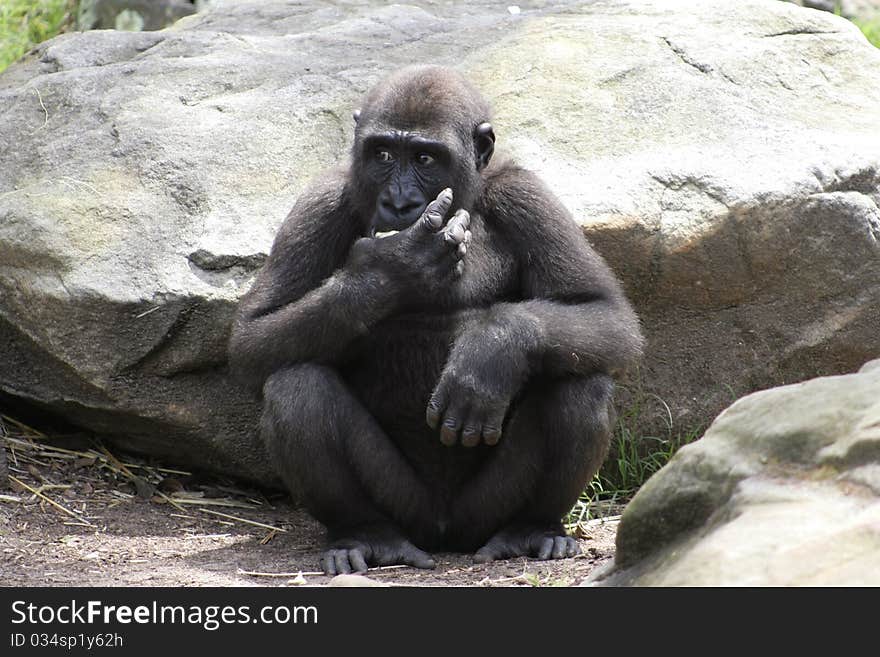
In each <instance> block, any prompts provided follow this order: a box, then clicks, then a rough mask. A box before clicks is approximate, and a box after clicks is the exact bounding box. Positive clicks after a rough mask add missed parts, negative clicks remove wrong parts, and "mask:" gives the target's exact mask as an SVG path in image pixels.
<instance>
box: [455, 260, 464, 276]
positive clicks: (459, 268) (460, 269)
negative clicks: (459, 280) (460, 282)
mask: <svg viewBox="0 0 880 657" xmlns="http://www.w3.org/2000/svg"><path fill="white" fill-rule="evenodd" d="M462 274H464V260H459V261H458V262H457V263H455V275H456V276H459V277H460V276H461V275H462Z"/></svg>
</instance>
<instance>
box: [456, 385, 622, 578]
mask: <svg viewBox="0 0 880 657" xmlns="http://www.w3.org/2000/svg"><path fill="white" fill-rule="evenodd" d="M613 387H614V386H613V382H612V380H611V378H610V377H607V376H603V375H596V376H591V377H589V378H568V379H563V380H555V381H543V380H536V381H534V382H533V383H532V384H531V385H530V386H529V387H528V389H527V390H526V394H525V395H524V397H523V398H522V399H521V400H520V401H519V403H518V404H517V405H516V407H515V409H514V411H513V413H512V415H511V417H510V420H509V422H508V425H507V427H506V428H505V431H504V434H503V436H502V438H501V441H500V442H499V444H498V445H497V446H495V447H489V448H486V449H487V450H489V458H488V459H487V461H486V463H485V465H484V466H483V469H482V470H481V471H480V472H479V473H478V474H477V476H476V477H475V478H474V479H472V480H471V481H470V482H468V485H467V486H465V487H464V488H463V489H462V491H461V494H460V496H459V497H458V499H457V501H456V503H455V506H454V510H453V514H452V517H453V530H452V531H453V535H454V536H456V537H457V538H458V539H459V540H460V542H461V546H462V547H463V548H469V549H474V548H475V547H478V546H479V545H481V544H483V542H485V545H483V547H481V548H480V549H479V550H478V551H477V554H476V557H475V558H476V560H477V561H492V560H493V559H504V558H509V557H516V556H532V557H538V558H541V559H548V558H551V557H552V558H561V557H566V556H574V555H575V554H577V552H578V547H577V543H576V542H575V541H574V539H572V538H569V537H567V536H566V535H565V532H564V530H563V527H562V523H561V522H560V518H562V516H563V515H564V514H565V513H566V512H567V511H568V510H569V509H571V507H572V505H573V504H574V503H575V501H576V500H577V498H578V496H579V495H580V493H581V491H582V490H583V489H584V487H585V486H586V484H587V483H588V482H589V480H590V478H591V477H592V476H593V475H594V474H595V473H596V471H597V470H598V469H599V466H600V465H601V464H602V461H603V460H604V458H605V456H606V454H607V451H608V445H609V442H610V438H611V425H612V418H611V414H612V413H613V410H612V408H611V396H612V391H613ZM487 538H488V541H487ZM486 541H487V542H486Z"/></svg>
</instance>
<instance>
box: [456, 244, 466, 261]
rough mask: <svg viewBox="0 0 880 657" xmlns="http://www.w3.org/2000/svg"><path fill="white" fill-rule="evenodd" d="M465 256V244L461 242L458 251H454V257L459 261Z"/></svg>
mask: <svg viewBox="0 0 880 657" xmlns="http://www.w3.org/2000/svg"><path fill="white" fill-rule="evenodd" d="M466 255H467V244H465V243H464V242H462V243H461V244H459V245H458V249H456V251H455V257H456V258H458V259H459V260H461V259H462V258H464V257H465V256H466Z"/></svg>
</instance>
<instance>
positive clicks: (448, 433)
mask: <svg viewBox="0 0 880 657" xmlns="http://www.w3.org/2000/svg"><path fill="white" fill-rule="evenodd" d="M460 429H461V425H460V424H459V423H458V419H457V418H456V417H454V416H452V417H450V416H447V417H446V419H444V420H443V426H442V427H440V442H441V443H443V444H444V445H446V446H447V447H452V446H453V445H454V444H455V443H457V442H458V432H459V430H460Z"/></svg>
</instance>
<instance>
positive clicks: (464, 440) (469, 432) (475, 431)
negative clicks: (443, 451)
mask: <svg viewBox="0 0 880 657" xmlns="http://www.w3.org/2000/svg"><path fill="white" fill-rule="evenodd" d="M480 434H481V431H480V425H479V424H476V423H474V422H472V421H471V420H468V421H467V422H465V423H464V429H462V430H461V444H462V445H464V446H465V447H476V446H477V445H479V444H480Z"/></svg>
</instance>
